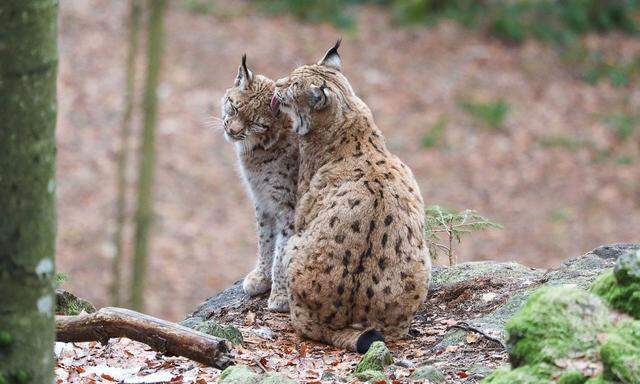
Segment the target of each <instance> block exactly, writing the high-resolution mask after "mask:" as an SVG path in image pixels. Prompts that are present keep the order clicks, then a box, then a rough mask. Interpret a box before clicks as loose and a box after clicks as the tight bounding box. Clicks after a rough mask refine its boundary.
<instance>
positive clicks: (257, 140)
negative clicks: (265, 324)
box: [222, 56, 298, 312]
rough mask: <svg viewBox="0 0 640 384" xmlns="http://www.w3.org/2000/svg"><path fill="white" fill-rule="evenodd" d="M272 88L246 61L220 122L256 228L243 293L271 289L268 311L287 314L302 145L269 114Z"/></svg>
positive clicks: (279, 117)
mask: <svg viewBox="0 0 640 384" xmlns="http://www.w3.org/2000/svg"><path fill="white" fill-rule="evenodd" d="M274 87H275V86H274V83H273V80H271V79H268V78H266V77H264V76H260V75H255V76H254V74H253V73H252V72H251V71H250V70H249V69H248V68H247V65H246V56H243V57H242V64H241V65H240V67H239V68H238V75H237V77H236V81H235V84H234V86H233V88H230V89H228V90H227V92H226V93H225V95H224V97H223V98H222V116H223V125H224V134H225V137H226V139H227V140H228V141H230V142H233V143H234V145H235V150H236V154H237V156H238V162H239V163H240V171H241V174H242V178H243V179H244V181H245V182H246V184H247V186H248V191H249V196H250V197H251V200H252V201H253V204H254V207H255V213H256V220H257V224H258V241H259V249H258V264H257V265H256V267H255V268H254V270H253V271H251V272H250V273H249V274H248V275H247V276H246V277H245V278H244V282H243V285H242V287H243V289H244V291H245V292H246V293H247V294H249V295H251V296H254V295H258V294H261V293H264V292H266V291H268V290H269V288H271V295H270V296H269V304H268V306H269V309H271V310H273V311H279V312H286V311H288V310H289V305H288V298H287V286H286V280H285V272H286V271H285V269H284V266H283V264H282V254H283V249H284V246H285V244H286V243H287V240H288V239H289V237H290V236H291V235H292V234H293V228H294V227H293V223H294V209H295V205H296V189H297V180H298V139H297V138H296V137H295V135H294V134H293V133H291V132H290V129H289V126H288V125H289V124H288V123H287V121H288V120H287V118H286V116H285V115H284V114H280V113H275V114H272V113H271V112H270V111H269V101H270V98H271V95H272V93H273V90H274ZM272 282H273V284H272Z"/></svg>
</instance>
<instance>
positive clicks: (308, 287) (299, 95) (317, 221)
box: [270, 41, 431, 353]
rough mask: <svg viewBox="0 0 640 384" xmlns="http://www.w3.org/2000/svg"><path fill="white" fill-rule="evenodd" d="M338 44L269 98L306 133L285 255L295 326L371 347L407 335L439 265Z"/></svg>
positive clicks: (412, 190) (402, 172) (409, 179)
mask: <svg viewBox="0 0 640 384" xmlns="http://www.w3.org/2000/svg"><path fill="white" fill-rule="evenodd" d="M339 45H340V41H338V42H337V43H336V45H335V46H334V47H333V48H331V49H330V50H329V51H327V53H326V55H325V56H324V58H323V59H322V60H320V61H319V62H318V63H317V64H314V65H305V66H301V67H298V68H296V69H295V70H294V71H293V72H292V73H291V74H290V75H289V76H288V77H285V78H283V79H280V80H278V81H276V90H275V92H274V95H273V98H272V100H271V105H270V106H271V109H272V112H276V111H282V112H285V114H287V115H288V116H289V117H290V119H291V121H292V130H293V131H294V132H295V133H297V134H298V135H299V138H300V178H299V180H298V199H299V200H298V205H297V206H296V212H295V231H296V233H295V234H294V235H293V236H292V237H291V238H290V239H289V242H288V244H287V246H286V248H285V254H284V258H285V265H287V276H288V287H289V305H290V308H291V310H290V313H291V320H292V323H293V326H294V328H295V329H296V331H297V332H298V333H299V334H301V335H302V336H304V337H307V338H310V339H314V340H319V341H323V342H326V343H329V344H332V345H334V346H337V347H341V348H345V349H348V350H352V351H357V352H360V353H364V352H366V351H367V350H368V348H369V346H370V345H371V343H373V342H374V341H376V340H382V339H383V337H387V338H399V337H403V336H405V335H406V334H407V333H408V330H409V325H410V323H411V320H412V319H413V317H414V315H415V312H416V311H417V310H418V307H419V306H420V304H421V303H422V302H423V301H424V300H425V298H426V295H427V286H428V283H429V279H430V271H431V264H430V259H429V256H428V249H427V244H426V237H425V233H424V219H425V217H424V208H423V201H422V197H421V195H420V191H419V189H418V185H417V183H416V180H415V178H414V176H413V174H412V172H411V170H410V169H409V168H408V167H407V166H406V165H404V164H403V163H402V162H401V161H400V160H399V159H398V158H397V157H396V156H394V155H393V154H391V153H390V152H389V151H388V149H387V147H386V144H385V139H384V137H383V136H382V134H381V132H380V130H379V129H378V128H377V126H376V124H375V123H374V120H373V117H372V114H371V111H370V110H369V108H368V107H367V106H366V105H365V104H364V102H363V101H362V100H360V99H359V98H358V97H357V96H356V94H355V93H354V91H353V89H352V88H351V85H350V84H349V81H348V80H347V79H346V78H345V76H343V74H342V72H341V59H340V56H339V55H338V47H339Z"/></svg>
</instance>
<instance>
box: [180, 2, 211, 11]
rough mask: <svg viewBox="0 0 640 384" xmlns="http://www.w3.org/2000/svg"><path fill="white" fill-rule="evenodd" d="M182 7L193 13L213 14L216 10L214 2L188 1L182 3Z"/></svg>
mask: <svg viewBox="0 0 640 384" xmlns="http://www.w3.org/2000/svg"><path fill="white" fill-rule="evenodd" d="M182 7H183V8H184V9H186V10H187V11H189V12H192V13H202V14H207V13H211V12H213V11H214V10H215V9H216V4H215V3H214V2H213V0H186V1H184V2H182Z"/></svg>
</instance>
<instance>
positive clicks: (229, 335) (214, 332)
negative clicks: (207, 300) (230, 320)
mask: <svg viewBox="0 0 640 384" xmlns="http://www.w3.org/2000/svg"><path fill="white" fill-rule="evenodd" d="M191 328H193V329H195V330H196V331H199V332H203V333H206V334H208V335H211V336H215V337H219V338H221V339H226V340H229V341H230V342H231V343H233V344H237V345H243V339H242V333H240V331H239V330H238V328H236V327H234V326H233V325H226V326H222V325H220V324H218V323H216V322H215V321H213V320H207V321H203V322H201V323H197V324H195V325H194V326H193V327H191Z"/></svg>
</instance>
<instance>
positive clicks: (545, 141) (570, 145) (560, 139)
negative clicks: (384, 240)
mask: <svg viewBox="0 0 640 384" xmlns="http://www.w3.org/2000/svg"><path fill="white" fill-rule="evenodd" d="M537 141H538V143H540V145H542V146H543V147H547V148H563V149H566V150H568V151H571V152H575V151H577V150H579V149H582V148H584V147H587V146H589V143H588V142H587V141H586V140H584V139H582V138H577V137H573V136H567V135H554V136H543V137H539V138H538V139H537Z"/></svg>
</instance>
